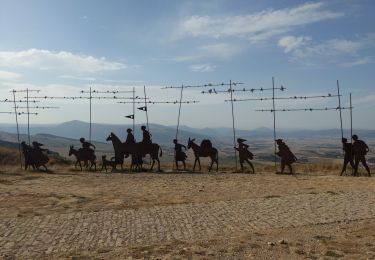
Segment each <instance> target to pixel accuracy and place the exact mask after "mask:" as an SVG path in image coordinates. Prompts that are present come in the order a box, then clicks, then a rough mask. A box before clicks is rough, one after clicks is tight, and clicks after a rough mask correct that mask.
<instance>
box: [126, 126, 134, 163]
mask: <svg viewBox="0 0 375 260" xmlns="http://www.w3.org/2000/svg"><path fill="white" fill-rule="evenodd" d="M132 131H133V130H132V129H131V128H128V129H126V132H127V133H128V135H127V137H126V141H125V144H135V138H134V135H133V133H132ZM128 157H129V154H128V153H126V154H125V158H128Z"/></svg>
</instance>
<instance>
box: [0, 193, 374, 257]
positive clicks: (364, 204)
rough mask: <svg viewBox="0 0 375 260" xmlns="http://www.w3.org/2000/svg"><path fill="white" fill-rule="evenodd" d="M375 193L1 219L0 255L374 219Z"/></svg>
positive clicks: (39, 253) (32, 254) (30, 254)
mask: <svg viewBox="0 0 375 260" xmlns="http://www.w3.org/2000/svg"><path fill="white" fill-rule="evenodd" d="M374 216H375V192H371V191H363V192H345V193H344V192H340V193H335V192H326V193H318V194H315V193H312V194H302V195H301V194H299V195H289V196H285V197H269V198H255V199H242V200H236V201H217V202H209V203H192V204H180V205H173V206H156V207H148V208H140V209H135V210H107V211H100V212H78V213H70V214H58V215H57V214H56V215H47V216H36V217H18V218H8V219H1V220H0V256H5V255H8V256H9V255H11V256H16V257H21V258H22V257H25V258H38V257H48V255H49V254H53V253H62V252H76V251H81V250H90V249H98V248H114V247H124V246H137V245H154V244H163V243H168V242H171V241H174V240H180V241H187V242H191V241H196V240H201V239H211V238H215V237H221V236H227V235H230V234H231V233H235V232H248V233H252V232H255V231H261V230H266V229H272V228H281V227H299V226H305V225H317V224H323V223H333V222H339V221H351V220H360V219H373V218H374Z"/></svg>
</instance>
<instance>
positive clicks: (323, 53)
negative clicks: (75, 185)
mask: <svg viewBox="0 0 375 260" xmlns="http://www.w3.org/2000/svg"><path fill="white" fill-rule="evenodd" d="M278 45H279V46H280V47H282V48H284V52H285V53H289V54H290V55H291V60H292V61H295V62H302V63H305V64H310V65H312V64H314V65H315V64H319V63H326V64H327V63H330V64H332V63H334V64H338V65H340V66H342V67H352V66H357V65H363V64H368V63H371V62H372V61H373V59H372V58H371V57H361V51H363V50H366V49H368V48H369V47H372V46H374V45H375V34H368V35H367V36H365V37H362V38H357V39H355V40H348V39H330V40H326V41H323V42H320V43H316V42H313V41H312V40H311V38H308V37H303V36H301V37H294V36H285V37H282V38H281V39H280V40H279V43H278ZM353 59H354V61H353ZM347 60H351V61H350V62H347Z"/></svg>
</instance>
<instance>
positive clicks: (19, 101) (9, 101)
mask: <svg viewBox="0 0 375 260" xmlns="http://www.w3.org/2000/svg"><path fill="white" fill-rule="evenodd" d="M0 102H1V103H14V102H16V103H27V100H16V101H13V100H9V99H5V100H0ZM39 102H40V101H37V100H29V103H39Z"/></svg>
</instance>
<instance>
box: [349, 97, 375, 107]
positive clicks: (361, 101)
mask: <svg viewBox="0 0 375 260" xmlns="http://www.w3.org/2000/svg"><path fill="white" fill-rule="evenodd" d="M374 102H375V95H367V96H363V97H359V98H354V99H353V104H354V106H355V105H358V104H368V103H370V104H372V103H374Z"/></svg>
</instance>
